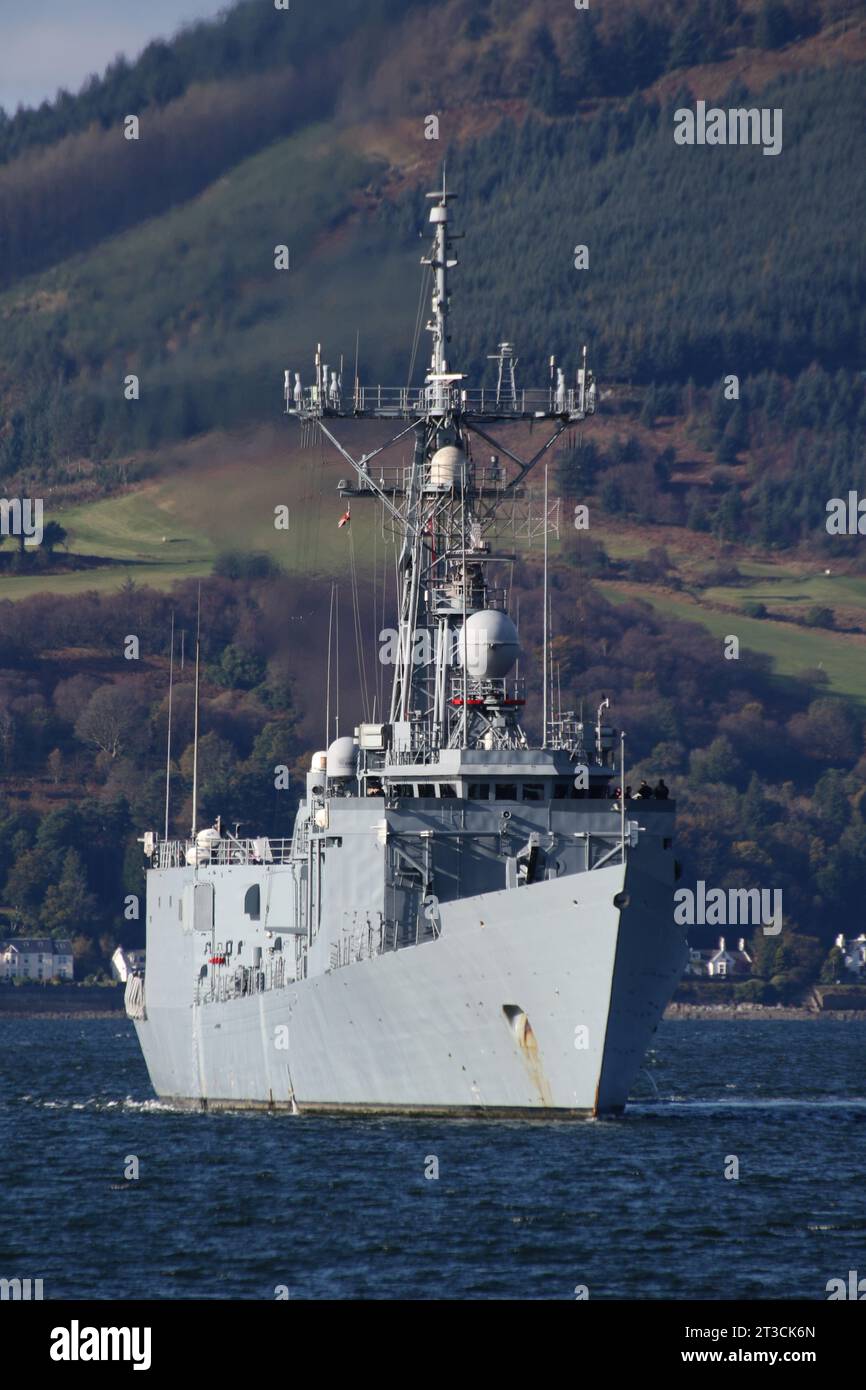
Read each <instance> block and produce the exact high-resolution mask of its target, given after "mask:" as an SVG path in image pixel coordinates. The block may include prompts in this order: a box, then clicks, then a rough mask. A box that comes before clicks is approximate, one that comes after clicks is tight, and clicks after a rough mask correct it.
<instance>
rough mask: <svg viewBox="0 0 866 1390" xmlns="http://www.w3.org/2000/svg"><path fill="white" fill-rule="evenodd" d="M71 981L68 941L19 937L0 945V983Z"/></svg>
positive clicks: (72, 971)
mask: <svg viewBox="0 0 866 1390" xmlns="http://www.w3.org/2000/svg"><path fill="white" fill-rule="evenodd" d="M74 978H75V962H74V959H73V955H72V942H71V941H53V940H52V939H51V938H50V937H47V936H45V937H42V936H39V937H27V936H20V937H15V939H14V940H12V941H0V983H3V984H11V983H12V981H13V980H72V979H74Z"/></svg>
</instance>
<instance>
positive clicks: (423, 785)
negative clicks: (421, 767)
mask: <svg viewBox="0 0 866 1390" xmlns="http://www.w3.org/2000/svg"><path fill="white" fill-rule="evenodd" d="M418 795H419V796H435V795H436V788H435V787H434V786H433V785H432V783H430V782H419V783H418Z"/></svg>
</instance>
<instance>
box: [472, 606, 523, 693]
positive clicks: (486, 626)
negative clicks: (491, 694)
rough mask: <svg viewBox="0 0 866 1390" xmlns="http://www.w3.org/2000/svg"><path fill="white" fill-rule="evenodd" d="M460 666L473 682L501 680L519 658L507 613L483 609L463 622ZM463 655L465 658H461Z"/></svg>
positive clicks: (515, 631) (514, 631)
mask: <svg viewBox="0 0 866 1390" xmlns="http://www.w3.org/2000/svg"><path fill="white" fill-rule="evenodd" d="M459 650H460V662H461V665H462V664H463V662H464V659H465V660H466V673H467V675H469V676H472V677H474V678H475V679H476V680H501V679H502V678H503V676H507V675H508V673H509V671H510V670H511V668H512V667H513V666H514V663H515V662H516V661H517V658H518V657H519V656H520V639H519V638H518V636H517V628H516V627H515V626H514V623H513V622H512V621H511V619H510V618H509V616H508V614H507V613H502V612H500V611H499V609H498V608H483V609H482V610H481V612H480V613H472V614H471V615H470V616H469V617H468V618H467V619H466V633H465V638H464V634H463V633H462V632H461V634H460V641H459ZM464 653H465V658H464Z"/></svg>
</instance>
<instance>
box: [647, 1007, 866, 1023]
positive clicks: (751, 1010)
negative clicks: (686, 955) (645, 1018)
mask: <svg viewBox="0 0 866 1390" xmlns="http://www.w3.org/2000/svg"><path fill="white" fill-rule="evenodd" d="M662 1017H663V1018H664V1019H665V1020H673V1021H678V1020H682V1019H703V1020H706V1021H708V1022H711V1021H713V1020H722V1019H739V1018H744V1019H749V1020H750V1021H754V1020H764V1021H768V1022H769V1021H772V1020H773V1019H782V1020H788V1021H790V1020H791V1019H794V1020H806V1019H809V1020H813V1019H814V1020H820V1019H822V1018H830V1019H835V1020H836V1021H845V1022H856V1021H857V1020H858V1019H862V1020H866V1010H864V1009H815V1008H808V1007H807V1006H806V1005H805V1004H677V1003H673V1004H668V1006H667V1008H666V1009H665V1011H664V1014H663V1015H662Z"/></svg>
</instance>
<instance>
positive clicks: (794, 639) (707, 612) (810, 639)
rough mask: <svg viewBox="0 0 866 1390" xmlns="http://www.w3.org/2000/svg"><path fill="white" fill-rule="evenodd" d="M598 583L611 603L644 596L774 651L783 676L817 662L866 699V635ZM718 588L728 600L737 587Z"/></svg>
mask: <svg viewBox="0 0 866 1390" xmlns="http://www.w3.org/2000/svg"><path fill="white" fill-rule="evenodd" d="M599 587H600V588H601V589H602V590H603V592H604V594H605V597H606V598H609V599H610V600H611V602H613V603H624V602H625V601H626V600H627V599H633V598H638V599H643V600H644V601H645V602H647V603H650V604H651V605H652V607H653V608H655V609H657V610H658V612H660V613H663V614H664V615H665V616H667V617H671V618H679V619H681V620H682V621H683V622H691V623H700V624H701V626H702V627H705V628H706V629H707V631H708V632H711V633H712V634H713V636H714V637H718V638H719V640H720V641H721V640H722V638H724V637H727V636H728V635H729V634H733V635H735V636H737V637H739V639H740V642H741V644H742V645H743V646H744V647H751V648H752V650H753V651H758V652H764V653H765V654H766V655H767V656H769V657H771V658H772V660H773V663H774V668H775V671H776V674H777V675H779V676H796V675H799V674H800V672H802V671H807V670H814V669H816V668H817V669H820V670H823V671H825V672H826V674H827V678H828V687H827V688H828V689H829V690H831V691H833V692H835V693H836V694H838V695H847V696H849V697H851V698H852V699H856V700H859V701H862V702H863V703H864V704H866V636H861V635H858V636H849V635H843V634H841V633H833V632H827V631H825V630H823V629H821V628H805V629H804V628H799V627H794V626H792V624H790V623H778V622H776V623H774V622H772V621H770V620H768V619H766V618H746V617H742V616H740V615H739V614H733V613H720V612H718V611H717V610H714V609H712V608H706V607H702V606H701V605H700V604H697V603H693V602H690V601H689V600H688V599H684V598H679V597H675V596H673V595H670V596H669V595H667V594H664V595H661V594H658V593H653V592H650V591H648V590H646V589H645V588H644V587H643V586H641V585H624V584H615V583H608V582H603V583H601V585H600V586H599ZM720 592H722V593H724V595H725V599H726V602H730V601H731V594H732V593H738V592H739V591H738V590H729V589H725V590H722V591H720Z"/></svg>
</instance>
